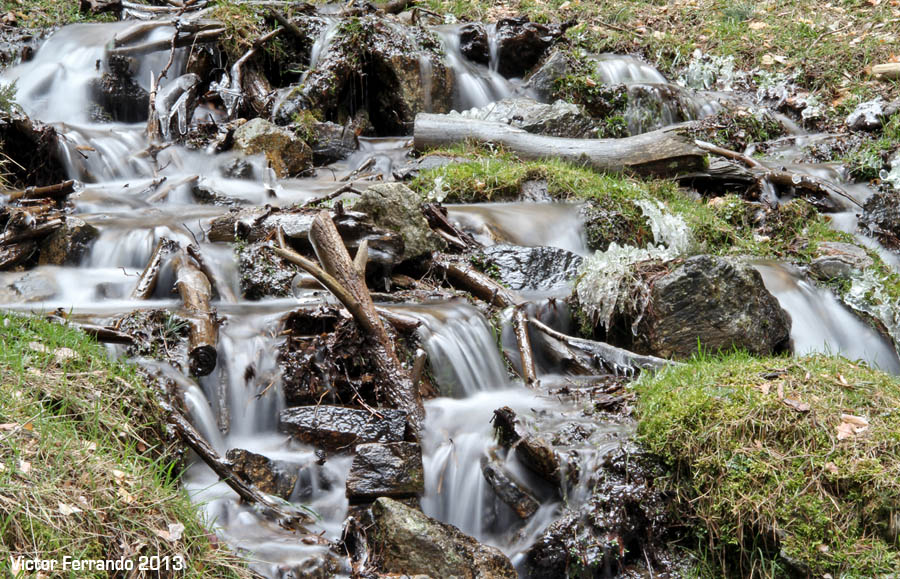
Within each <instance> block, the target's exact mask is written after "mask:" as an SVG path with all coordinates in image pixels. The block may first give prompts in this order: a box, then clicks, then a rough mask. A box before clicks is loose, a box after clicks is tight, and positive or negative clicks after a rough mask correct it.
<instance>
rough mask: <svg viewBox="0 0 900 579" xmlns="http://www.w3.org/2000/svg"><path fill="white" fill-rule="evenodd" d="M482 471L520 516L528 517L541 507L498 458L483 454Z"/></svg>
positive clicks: (490, 483) (502, 498)
mask: <svg viewBox="0 0 900 579" xmlns="http://www.w3.org/2000/svg"><path fill="white" fill-rule="evenodd" d="M481 473H482V474H483V475H484V480H486V481H487V482H488V484H489V485H491V488H492V489H494V493H496V495H497V497H498V498H499V499H500V500H501V501H503V502H504V503H506V504H507V505H509V507H510V508H511V509H512V510H513V511H514V512H515V513H516V514H517V515H518V516H519V518H521V519H528V518H530V517H531V515H533V514H534V513H536V512H537V510H538V508H540V506H541V505H540V503H539V502H538V501H537V499H535V498H534V497H533V496H531V493H529V492H528V491H527V490H525V489H523V488H522V485H521V484H520V483H518V482H517V481H516V480H514V479H513V477H512V475H510V474H509V473H508V472H507V471H506V469H505V468H503V465H501V464H500V463H499V462H498V461H497V460H495V459H491V458H489V457H487V456H483V457H482V458H481Z"/></svg>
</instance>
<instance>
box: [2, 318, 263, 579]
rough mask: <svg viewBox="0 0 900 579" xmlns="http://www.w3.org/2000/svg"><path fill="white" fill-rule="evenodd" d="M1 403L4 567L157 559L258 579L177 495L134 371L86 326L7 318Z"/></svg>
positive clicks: (151, 398)
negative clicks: (18, 562) (22, 561)
mask: <svg viewBox="0 0 900 579" xmlns="http://www.w3.org/2000/svg"><path fill="white" fill-rule="evenodd" d="M0 400H2V401H3V402H2V404H0V571H3V570H5V571H8V572H9V571H13V569H11V567H10V566H11V565H12V563H11V557H18V556H23V557H25V558H31V557H38V558H42V559H55V560H58V561H60V565H61V561H62V558H63V557H64V556H71V557H73V558H75V559H118V558H120V557H122V558H125V559H129V560H133V561H134V563H135V566H137V565H138V564H139V558H140V557H141V556H157V555H158V556H160V557H161V558H162V557H169V558H170V561H171V562H172V563H171V564H172V565H174V564H175V563H174V559H173V558H174V557H176V556H178V557H181V558H182V559H183V561H184V565H185V567H186V569H185V570H184V571H183V572H178V573H175V572H170V573H163V575H164V576H178V577H181V576H183V575H184V576H188V577H210V576H216V577H219V576H223V577H240V576H248V573H247V572H246V571H245V570H243V569H242V568H241V565H240V563H239V562H238V560H237V559H236V557H234V556H233V555H232V554H231V553H230V552H228V551H226V550H222V549H219V548H217V547H215V546H214V545H213V543H212V542H211V541H210V534H209V531H208V530H207V529H206V528H205V527H204V526H203V525H202V524H201V522H200V520H199V518H198V513H197V511H196V509H195V508H194V507H193V506H192V505H191V503H190V501H189V500H188V498H187V496H186V495H185V494H184V491H182V490H180V489H179V481H178V472H179V466H178V460H179V459H178V452H177V448H175V447H174V446H173V445H172V444H171V442H170V441H169V439H168V436H167V435H166V432H165V428H164V425H165V423H166V421H165V417H164V415H163V411H162V410H161V408H160V407H159V405H158V404H157V402H156V393H155V392H154V391H153V389H152V388H150V387H148V386H147V385H146V384H145V383H144V382H143V380H142V379H141V377H140V375H139V374H138V372H137V370H136V369H135V368H134V367H132V366H129V365H125V364H122V363H119V362H113V361H110V360H109V359H108V357H107V355H106V353H105V351H104V349H103V348H102V347H101V346H100V345H98V344H97V343H96V342H94V341H93V340H91V339H90V338H88V337H87V336H85V335H84V334H82V333H81V332H78V331H76V330H73V329H70V328H67V327H64V326H60V325H57V324H52V323H49V322H46V321H43V320H41V319H39V318H33V317H25V316H21V315H16V314H0ZM182 525H183V529H182V527H181V526H182ZM57 570H59V567H57ZM11 574H12V575H13V576H15V573H11ZM148 574H149V573H148ZM154 574H155V573H154ZM62 575H63V576H66V575H69V576H78V577H84V576H96V577H106V576H108V574H107V573H106V572H96V573H87V574H85V573H81V572H71V573H68V574H66V573H62Z"/></svg>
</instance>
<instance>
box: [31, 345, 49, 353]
mask: <svg viewBox="0 0 900 579" xmlns="http://www.w3.org/2000/svg"><path fill="white" fill-rule="evenodd" d="M28 347H29V348H31V349H32V350H34V351H35V352H40V353H41V354H46V353H47V346H45V345H43V344H42V343H40V342H28Z"/></svg>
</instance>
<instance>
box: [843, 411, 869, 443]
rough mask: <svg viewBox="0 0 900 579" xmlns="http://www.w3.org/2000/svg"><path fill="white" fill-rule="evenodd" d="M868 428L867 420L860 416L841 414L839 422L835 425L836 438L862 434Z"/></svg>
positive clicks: (844, 438)
mask: <svg viewBox="0 0 900 579" xmlns="http://www.w3.org/2000/svg"><path fill="white" fill-rule="evenodd" d="M868 429H869V421H868V420H867V419H866V418H863V417H862V416H854V415H853V414H841V423H840V424H838V426H837V438H838V440H846V439H848V438H852V437H855V436H859V435H860V434H863V433H864V432H865V431H867V430H868Z"/></svg>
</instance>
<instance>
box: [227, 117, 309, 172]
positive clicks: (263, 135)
mask: <svg viewBox="0 0 900 579" xmlns="http://www.w3.org/2000/svg"><path fill="white" fill-rule="evenodd" d="M234 147H235V148H236V149H237V150H239V151H241V152H243V153H244V154H246V155H257V154H260V153H262V154H264V155H265V156H266V159H268V161H269V164H270V165H271V166H272V169H273V170H274V171H275V174H276V175H278V176H279V177H288V176H291V175H297V174H298V173H302V172H303V171H305V170H307V169H309V168H310V167H311V166H312V150H311V149H310V148H309V145H307V144H306V143H304V142H303V140H302V139H300V138H298V137H297V136H296V135H295V134H294V133H292V132H291V131H289V130H288V129H285V128H284V127H279V126H276V125H273V124H272V123H270V122H269V121H267V120H265V119H260V118H256V119H253V120H251V121H248V122H246V123H244V124H243V125H241V126H240V127H238V129H237V130H236V131H235V132H234Z"/></svg>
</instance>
